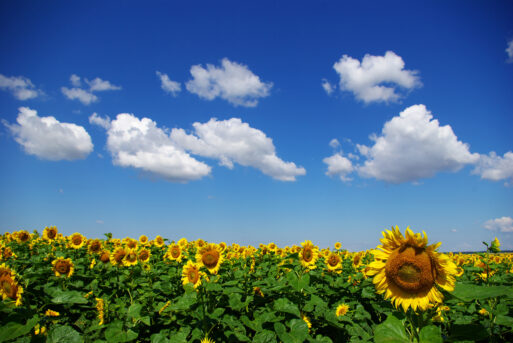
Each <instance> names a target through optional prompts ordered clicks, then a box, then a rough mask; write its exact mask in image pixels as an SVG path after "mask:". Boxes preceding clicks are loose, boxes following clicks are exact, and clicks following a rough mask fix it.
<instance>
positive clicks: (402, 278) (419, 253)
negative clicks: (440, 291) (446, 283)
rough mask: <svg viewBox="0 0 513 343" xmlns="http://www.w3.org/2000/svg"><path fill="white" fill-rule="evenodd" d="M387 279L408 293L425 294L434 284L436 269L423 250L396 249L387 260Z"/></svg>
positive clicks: (412, 248)
mask: <svg viewBox="0 0 513 343" xmlns="http://www.w3.org/2000/svg"><path fill="white" fill-rule="evenodd" d="M385 273H386V276H387V278H388V279H389V280H390V281H392V282H393V283H394V284H395V285H396V286H397V287H399V288H400V289H401V290H403V291H405V292H408V293H418V292H427V291H429V290H430V289H431V288H432V287H433V285H434V284H435V278H436V269H435V266H434V265H433V263H432V262H431V257H430V256H429V254H428V253H427V252H426V251H425V249H423V248H415V247H411V246H406V247H403V248H400V249H397V250H396V251H394V252H393V253H392V254H390V257H389V258H388V260H387V264H386V267H385Z"/></svg>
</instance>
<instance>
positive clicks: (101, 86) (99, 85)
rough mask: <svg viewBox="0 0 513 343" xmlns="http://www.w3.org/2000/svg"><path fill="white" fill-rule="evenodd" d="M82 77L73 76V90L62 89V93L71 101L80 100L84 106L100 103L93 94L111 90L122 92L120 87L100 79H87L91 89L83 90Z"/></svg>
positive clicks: (86, 81)
mask: <svg viewBox="0 0 513 343" xmlns="http://www.w3.org/2000/svg"><path fill="white" fill-rule="evenodd" d="M80 80H81V79H80V76H78V75H75V74H72V75H71V76H70V82H71V84H72V85H73V86H74V87H73V88H68V87H61V92H62V94H64V95H65V96H66V98H68V99H70V100H78V101H80V102H81V103H82V104H84V105H90V104H92V103H93V102H97V101H98V97H97V96H96V95H95V94H93V92H103V91H110V90H120V89H121V87H120V86H115V85H113V84H111V83H110V82H109V81H106V80H102V79H100V78H99V77H97V78H95V79H93V80H91V81H89V80H88V79H85V83H86V84H88V85H89V89H84V88H81V85H82V83H81V81H80Z"/></svg>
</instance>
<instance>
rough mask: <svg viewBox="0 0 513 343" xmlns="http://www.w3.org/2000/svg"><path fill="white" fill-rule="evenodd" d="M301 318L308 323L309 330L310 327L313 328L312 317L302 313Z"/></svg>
mask: <svg viewBox="0 0 513 343" xmlns="http://www.w3.org/2000/svg"><path fill="white" fill-rule="evenodd" d="M301 319H303V321H304V322H305V323H306V326H308V331H310V329H311V328H312V322H311V321H310V319H309V318H308V317H307V316H306V315H305V314H303V313H301Z"/></svg>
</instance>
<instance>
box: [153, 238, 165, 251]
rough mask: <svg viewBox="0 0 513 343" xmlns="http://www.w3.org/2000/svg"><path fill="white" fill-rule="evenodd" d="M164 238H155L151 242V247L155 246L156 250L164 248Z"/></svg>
mask: <svg viewBox="0 0 513 343" xmlns="http://www.w3.org/2000/svg"><path fill="white" fill-rule="evenodd" d="M164 244H165V243H164V238H162V237H161V236H157V237H155V240H154V241H153V245H155V246H156V247H158V248H162V247H163V246H164Z"/></svg>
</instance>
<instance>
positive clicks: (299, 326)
mask: <svg viewBox="0 0 513 343" xmlns="http://www.w3.org/2000/svg"><path fill="white" fill-rule="evenodd" d="M289 325H290V334H291V335H292V336H293V337H294V340H295V341H296V342H304V341H305V339H306V336H308V325H306V322H305V321H304V320H303V319H292V320H291V321H290V324H289Z"/></svg>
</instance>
